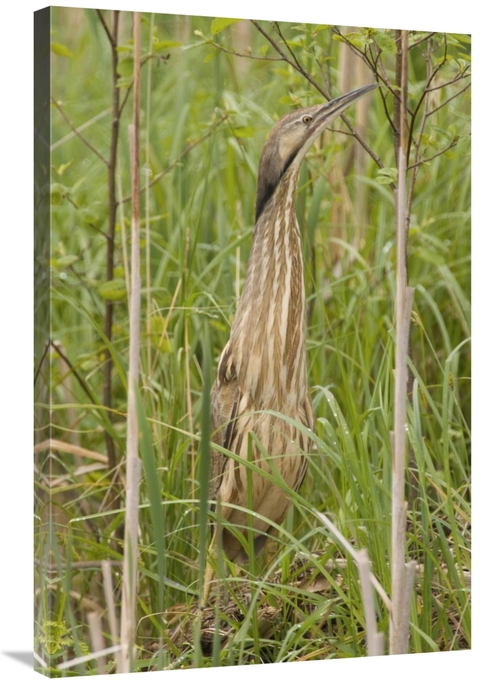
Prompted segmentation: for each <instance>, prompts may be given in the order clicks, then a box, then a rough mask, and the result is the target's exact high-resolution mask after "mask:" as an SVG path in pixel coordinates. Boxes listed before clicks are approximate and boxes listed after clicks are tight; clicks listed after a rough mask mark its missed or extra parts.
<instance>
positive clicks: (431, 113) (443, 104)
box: [427, 83, 471, 117]
mask: <svg viewBox="0 0 500 684" xmlns="http://www.w3.org/2000/svg"><path fill="white" fill-rule="evenodd" d="M470 86H471V84H470V83H467V85H466V86H465V87H464V88H462V90H459V91H458V92H457V93H455V94H454V95H451V97H449V98H448V99H447V100H445V101H444V102H443V103H442V104H440V105H439V107H435V108H434V109H431V111H430V112H429V113H428V115H427V116H428V117H429V116H432V115H433V114H435V113H436V112H438V111H439V110H440V109H442V108H443V107H446V105H447V104H449V103H450V102H451V101H452V100H454V99H455V98H456V97H458V96H459V95H462V93H465V91H466V90H469V88H470Z"/></svg>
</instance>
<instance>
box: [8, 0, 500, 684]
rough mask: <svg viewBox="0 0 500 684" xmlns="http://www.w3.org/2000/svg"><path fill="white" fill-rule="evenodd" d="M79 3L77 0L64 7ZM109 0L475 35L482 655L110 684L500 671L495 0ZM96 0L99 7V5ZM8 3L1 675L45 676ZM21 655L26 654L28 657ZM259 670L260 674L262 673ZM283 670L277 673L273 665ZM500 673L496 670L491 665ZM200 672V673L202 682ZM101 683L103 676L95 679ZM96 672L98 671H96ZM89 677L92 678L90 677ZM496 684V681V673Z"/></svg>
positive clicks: (27, 83) (26, 203)
mask: <svg viewBox="0 0 500 684" xmlns="http://www.w3.org/2000/svg"><path fill="white" fill-rule="evenodd" d="M64 4H65V5H67V6H73V7H78V6H81V5H82V3H75V2H66V3H64ZM96 4H97V6H99V7H103V8H106V9H109V8H110V5H111V8H113V7H114V8H119V9H124V10H140V11H143V12H146V11H154V12H171V13H172V14H175V13H179V12H182V13H184V14H192V15H196V14H205V15H210V16H226V17H233V16H238V17H244V18H256V19H270V20H273V19H280V20H287V21H309V22H315V23H330V24H340V25H351V26H352V25H354V26H374V27H379V28H406V29H421V30H435V31H452V32H459V33H472V43H473V60H472V67H473V72H474V75H473V186H472V187H473V210H474V213H473V243H472V244H473V250H472V251H473V330H474V342H473V369H474V382H473V435H474V448H473V539H474V547H473V548H474V553H473V558H474V563H473V584H472V586H473V598H472V602H473V651H466V652H458V653H451V654H425V655H413V656H397V657H393V658H374V659H368V658H358V659H356V660H349V661H341V660H339V661H329V662H314V663H301V664H293V665H264V666H254V667H240V668H238V670H237V672H236V671H235V670H234V668H222V669H218V670H211V671H207V670H204V671H198V672H196V671H184V672H169V673H162V672H159V673H150V674H138V675H132V676H129V675H113V678H112V679H111V680H110V679H109V678H107V679H106V681H108V682H110V681H112V682H113V683H114V682H117V683H118V682H122V681H123V682H125V681H134V682H155V681H159V679H160V678H162V677H163V678H164V679H165V678H168V679H169V681H174V682H176V683H177V682H181V683H184V682H185V683H188V684H190V683H191V682H193V681H196V682H198V681H203V682H207V683H208V684H210V682H215V681H217V682H218V683H220V684H224V683H225V682H230V681H232V679H233V678H236V677H237V679H238V684H239V683H240V682H241V683H242V684H243V683H245V682H250V681H252V680H253V679H254V678H255V677H258V678H260V679H261V680H262V681H269V680H271V679H276V678H279V679H281V678H289V679H290V680H291V681H292V682H293V681H295V680H299V679H300V680H304V679H308V678H309V679H312V678H321V680H322V682H323V681H346V680H348V681H349V684H351V683H352V682H357V681H358V680H361V679H364V680H366V679H368V678H369V679H370V680H371V681H378V680H383V681H384V684H385V683H386V682H396V681H400V680H402V681H405V682H410V683H411V682H418V684H422V682H423V683H424V684H426V680H427V681H429V682H439V681H446V680H448V681H449V680H455V681H457V682H469V681H472V680H475V681H487V682H490V681H494V680H495V678H496V677H498V672H499V667H498V652H499V649H500V645H499V643H498V630H499V628H500V619H499V617H500V615H499V613H500V600H499V593H500V592H499V587H498V585H499V580H498V560H499V552H498V546H499V541H498V540H499V535H498V516H499V513H498V510H499V505H498V504H499V500H500V494H499V489H500V477H499V476H500V472H499V461H500V444H499V441H500V440H499V437H498V429H497V428H498V425H499V423H500V413H499V407H500V402H499V377H498V376H499V373H498V367H499V356H500V353H499V349H500V344H499V334H498V333H499V331H498V328H499V325H498V320H499V312H500V304H499V299H500V297H499V294H500V287H499V274H500V263H499V253H500V250H499V246H500V245H499V238H498V236H499V231H500V221H499V201H498V197H499V194H500V187H499V185H500V184H499V144H498V136H499V133H498V129H499V126H498V124H499V97H498V92H499V89H500V85H499V68H498V65H499V56H500V54H499V49H498V35H497V31H498V28H497V25H498V24H497V21H496V18H495V16H494V15H493V8H494V6H495V5H494V3H486V2H484V1H483V0H480V1H478V0H476V1H475V2H473V3H471V2H465V1H464V0H455V1H454V2H438V1H437V0H433V1H430V0H420V1H419V2H404V0H398V1H387V0H378V1H377V0H370V1H368V0H355V1H352V2H347V1H346V0H343V1H340V0H337V1H336V2H331V1H330V2H325V1H324V0H322V1H318V0H309V1H308V2H302V3H299V2H292V1H291V0H287V1H286V2H273V3H271V2H269V0H268V1H267V2H265V1H264V0H239V2H235V1H234V0H233V2H229V1H228V0H205V2H202V1H201V0H183V2H182V3H167V2H159V1H158V0H143V2H140V3H139V2H137V1H136V2H132V1H131V0H121V1H120V2H114V3H109V4H108V3H106V4H105V5H103V4H102V3H100V2H98V3H96ZM96 4H93V6H96ZM41 7H43V5H41V4H39V3H35V2H30V1H29V0H28V1H24V2H22V3H21V2H11V3H8V4H7V3H6V5H5V6H3V7H2V16H1V19H2V22H1V25H2V39H1V42H0V49H1V51H2V55H1V57H2V59H1V72H0V73H1V77H0V83H1V92H2V93H3V95H2V98H1V105H0V115H1V127H0V171H1V181H0V188H1V205H0V240H1V242H0V244H1V247H0V315H1V319H0V321H1V322H0V340H1V341H0V345H1V347H0V435H1V438H0V468H1V477H0V573H1V575H0V677H1V680H2V681H3V682H8V683H9V684H10V682H14V681H15V682H24V681H33V680H34V679H36V680H37V681H40V675H37V674H35V673H34V672H33V671H32V665H31V663H30V664H26V663H27V662H29V660H30V657H29V653H30V652H31V651H32V646H33V644H32V638H33V637H32V634H33V629H32V623H33V609H32V605H33V598H32V595H33V591H32V587H33V562H32V511H33V495H32V481H33V471H32V462H33V459H32V367H33V361H32V359H33V345H32V337H33V327H32V317H33V313H32V312H33V297H32V262H33V257H32V254H33V240H32V205H33V202H32V198H33V188H32V179H33V171H32V168H33V154H32V149H33V111H32V110H33V104H32V103H33V99H32V91H33V70H32V62H33V57H32V55H33V48H32V45H33V12H34V11H35V10H37V9H40V8H41ZM23 660H24V662H22V661H23ZM255 667H258V668H259V669H258V670H256V669H255ZM278 668H279V670H278ZM495 672H497V674H496V675H495V674H494V673H495ZM202 678H203V679H202ZM95 680H96V681H101V680H102V681H104V678H103V677H95ZM89 681H90V680H89ZM92 681H93V680H92ZM497 681H498V680H497Z"/></svg>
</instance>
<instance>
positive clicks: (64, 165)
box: [56, 159, 73, 176]
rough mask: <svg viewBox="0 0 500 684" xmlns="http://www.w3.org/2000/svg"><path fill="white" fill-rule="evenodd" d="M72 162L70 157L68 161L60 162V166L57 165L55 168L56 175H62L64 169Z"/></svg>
mask: <svg viewBox="0 0 500 684" xmlns="http://www.w3.org/2000/svg"><path fill="white" fill-rule="evenodd" d="M72 163H73V159H70V160H69V162H67V163H66V164H61V165H60V166H58V167H57V169H56V170H57V175H58V176H62V175H63V173H64V172H65V171H66V169H67V168H68V167H70V166H71V164H72Z"/></svg>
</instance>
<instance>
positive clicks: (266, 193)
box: [255, 84, 378, 220]
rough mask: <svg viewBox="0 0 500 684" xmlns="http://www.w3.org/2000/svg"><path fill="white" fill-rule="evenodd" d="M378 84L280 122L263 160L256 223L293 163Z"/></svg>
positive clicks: (311, 107) (258, 189)
mask: <svg viewBox="0 0 500 684" xmlns="http://www.w3.org/2000/svg"><path fill="white" fill-rule="evenodd" d="M377 85H378V84H371V85H368V86H364V87H363V88H358V89H357V90H353V91H352V92H350V93H347V95H341V96H340V97H337V98H335V99H334V100H330V101H329V102H326V103H325V104H319V105H312V106H310V107H304V108H303V109H297V110H295V111H293V112H290V113H289V114H287V115H286V116H284V117H283V118H282V119H280V120H279V121H278V123H277V124H276V125H275V127H274V128H273V129H272V131H271V133H270V134H269V137H268V139H267V141H266V144H265V145H264V149H263V150H262V155H261V157H260V163H259V180H258V185H257V199H256V204H255V217H256V220H257V219H258V218H259V216H260V214H261V213H262V211H263V209H264V207H265V205H266V203H267V201H268V200H269V199H270V198H271V197H272V195H273V193H274V191H275V189H276V188H277V186H278V184H279V182H280V180H281V178H282V177H283V176H284V174H285V173H286V171H287V170H288V169H289V168H290V166H292V164H293V165H294V166H295V167H296V168H298V167H299V166H300V164H301V162H302V160H303V159H304V157H305V155H306V153H307V151H308V150H309V148H310V147H311V145H312V144H313V142H314V141H315V140H316V138H317V137H318V136H319V135H320V134H321V133H322V132H323V131H324V130H325V128H327V127H328V126H329V125H330V123H331V122H332V121H333V120H334V119H335V118H336V117H337V116H339V115H340V114H341V113H342V112H343V111H344V110H345V109H346V108H347V107H348V106H349V105H350V104H352V103H353V102H355V101H356V100H358V99H359V98H360V97H362V96H363V95H364V94H365V93H368V92H369V91H370V90H373V88H376V87H377Z"/></svg>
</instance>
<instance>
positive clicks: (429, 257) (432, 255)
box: [413, 247, 446, 266]
mask: <svg viewBox="0 0 500 684" xmlns="http://www.w3.org/2000/svg"><path fill="white" fill-rule="evenodd" d="M413 254H414V255H415V256H416V257H419V258H420V259H423V261H427V263H429V264H434V265H436V266H443V265H444V264H445V263H446V259H445V257H444V256H443V255H442V254H438V253H437V252H433V251H431V250H430V249H425V248H422V247H419V248H417V249H415V250H414V251H413Z"/></svg>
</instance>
